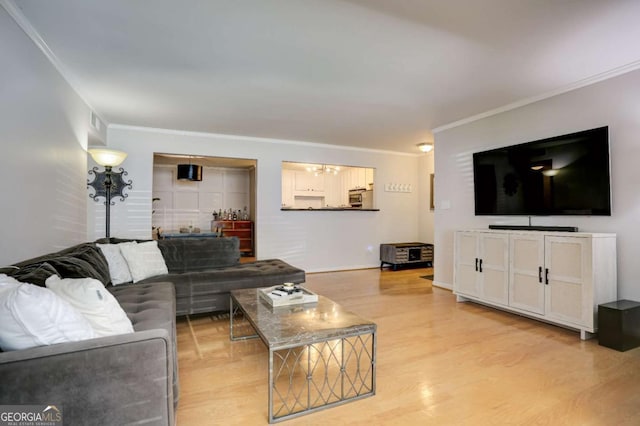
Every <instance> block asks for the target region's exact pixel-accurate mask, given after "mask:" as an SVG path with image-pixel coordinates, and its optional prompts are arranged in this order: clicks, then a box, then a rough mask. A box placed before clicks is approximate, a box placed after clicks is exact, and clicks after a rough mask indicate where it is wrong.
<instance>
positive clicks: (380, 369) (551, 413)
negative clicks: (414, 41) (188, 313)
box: [177, 269, 640, 426]
mask: <svg viewBox="0 0 640 426" xmlns="http://www.w3.org/2000/svg"><path fill="white" fill-rule="evenodd" d="M430 273H432V270H431V269H412V270H399V271H395V272H394V271H390V270H384V271H382V272H380V270H378V269H367V270H359V271H348V272H335V273H323V274H307V284H306V286H307V287H308V288H309V289H311V290H313V291H315V292H317V293H320V294H322V295H324V296H327V297H329V298H330V299H333V300H334V301H336V302H338V303H340V304H341V305H343V306H345V307H347V308H348V309H349V310H351V311H353V312H355V313H356V314H358V315H360V316H362V317H365V318H367V319H370V320H372V321H374V322H376V323H377V325H378V348H377V393H376V395H375V396H373V397H371V398H366V399H363V400H360V401H355V402H351V403H348V404H345V405H342V406H339V407H335V408H331V409H327V410H323V411H319V412H317V413H313V414H309V415H306V416H302V417H300V418H297V419H292V420H288V421H286V422H284V423H282V424H286V425H329V424H332V425H342V424H349V425H387V424H388V425H414V424H421V425H424V424H428V425H450V424H451V425H485V424H494V425H502V424H516V425H520V424H521V425H640V348H636V349H634V350H630V351H627V352H617V351H614V350H612V349H608V348H605V347H602V346H599V345H598V342H597V339H594V340H589V341H581V340H580V338H579V335H578V333H577V332H573V331H569V330H565V329H562V328H559V327H555V326H552V325H548V324H544V323H541V322H538V321H534V320H530V319H526V318H522V317H519V316H516V315H513V314H508V313H505V312H501V311H498V310H495V309H491V308H487V307H483V306H480V305H477V304H472V303H456V301H455V297H454V296H453V295H452V294H451V292H449V291H447V290H444V289H440V288H437V287H432V286H431V281H428V280H426V279H423V278H420V276H424V275H427V274H430ZM227 316H228V315H227ZM227 316H225V315H223V316H222V317H220V318H216V317H212V316H205V317H203V316H199V317H191V318H190V319H182V320H180V321H179V323H178V358H179V363H180V386H181V394H180V403H179V407H178V413H177V414H178V425H179V426H188V425H214V424H215V425H217V424H224V425H263V424H267V350H266V348H265V347H264V346H263V345H262V343H261V342H260V340H257V339H256V340H250V341H241V342H233V343H232V342H230V341H229V328H228V327H229V321H228V318H227Z"/></svg>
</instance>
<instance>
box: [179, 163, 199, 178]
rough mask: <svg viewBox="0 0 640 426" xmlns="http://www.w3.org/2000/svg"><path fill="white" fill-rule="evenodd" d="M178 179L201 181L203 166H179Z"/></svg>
mask: <svg viewBox="0 0 640 426" xmlns="http://www.w3.org/2000/svg"><path fill="white" fill-rule="evenodd" d="M178 179H180V180H193V181H201V180H202V166H197V165H195V164H178Z"/></svg>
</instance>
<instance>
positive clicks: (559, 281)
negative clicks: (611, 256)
mask: <svg viewBox="0 0 640 426" xmlns="http://www.w3.org/2000/svg"><path fill="white" fill-rule="evenodd" d="M590 248H591V245H590V239H589V238H581V237H556V236H547V237H546V238H545V267H546V269H547V270H548V281H549V284H548V285H547V286H546V287H547V288H546V295H545V305H546V316H547V317H548V318H550V319H555V320H560V321H563V322H570V323H573V324H577V325H588V324H589V317H591V318H593V307H592V306H590V304H589V301H588V300H585V296H586V295H587V293H586V291H585V287H586V286H589V288H590V287H591V282H590V280H591V274H590V270H591V263H590V260H591V256H590V254H589V253H590ZM545 273H546V271H545Z"/></svg>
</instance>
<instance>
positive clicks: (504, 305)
mask: <svg viewBox="0 0 640 426" xmlns="http://www.w3.org/2000/svg"><path fill="white" fill-rule="evenodd" d="M454 251H455V253H454V275H453V292H454V294H455V295H456V296H457V300H458V301H473V302H478V303H482V304H485V305H489V306H492V307H496V308H499V309H503V310H506V311H510V312H514V313H517V314H520V315H524V316H527V317H531V318H535V319H539V320H542V321H546V322H549V323H553V324H556V325H560V326H563V327H566V328H570V329H574V330H579V331H580V338H581V339H583V340H584V339H588V338H590V337H591V336H592V333H595V332H596V331H597V324H598V322H597V318H596V315H597V309H598V305H599V304H602V303H607V302H612V301H615V300H616V299H617V277H616V236H615V234H599V233H584V232H547V231H544V232H541V231H524V230H522V231H520V230H515V231H514V230H460V231H456V232H455V242H454Z"/></svg>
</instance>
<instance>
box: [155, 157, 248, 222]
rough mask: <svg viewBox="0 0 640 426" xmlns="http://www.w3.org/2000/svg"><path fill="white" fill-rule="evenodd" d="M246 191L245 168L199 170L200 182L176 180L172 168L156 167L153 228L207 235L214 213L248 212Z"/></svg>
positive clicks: (208, 168) (206, 168) (166, 165)
mask: <svg viewBox="0 0 640 426" xmlns="http://www.w3.org/2000/svg"><path fill="white" fill-rule="evenodd" d="M196 162H197V161H196ZM250 190H251V188H250V173H249V170H247V169H237V168H236V169H232V168H224V167H203V170H202V181H200V182H191V181H188V180H178V179H177V167H176V166H175V165H168V164H156V165H155V166H154V167H153V198H159V200H157V201H156V202H155V203H154V204H153V210H154V211H155V213H153V217H152V223H153V226H155V227H160V228H162V229H163V231H164V232H171V231H179V230H180V228H187V227H189V226H194V227H197V228H200V230H201V231H202V232H209V231H211V230H212V229H211V221H212V220H213V212H214V211H216V212H217V211H219V210H224V211H228V210H229V209H232V210H233V211H234V212H235V211H238V210H240V211H242V212H244V211H245V208H246V211H247V214H248V212H249V211H251V209H250V207H251V198H250Z"/></svg>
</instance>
